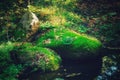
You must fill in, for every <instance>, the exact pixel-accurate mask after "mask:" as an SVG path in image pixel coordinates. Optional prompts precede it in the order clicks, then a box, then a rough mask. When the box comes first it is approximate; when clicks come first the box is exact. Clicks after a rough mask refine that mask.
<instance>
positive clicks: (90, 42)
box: [36, 28, 101, 55]
mask: <svg viewBox="0 0 120 80" xmlns="http://www.w3.org/2000/svg"><path fill="white" fill-rule="evenodd" d="M36 44H37V45H38V46H42V47H48V48H52V49H55V50H56V49H57V50H59V51H60V52H61V50H63V51H62V52H63V53H64V54H67V55H69V54H70V53H73V52H77V53H78V52H83V53H84V52H85V53H96V52H97V51H98V50H99V48H100V47H101V42H100V41H99V40H97V39H96V38H94V37H90V36H87V35H85V34H79V33H77V32H75V31H73V30H69V29H65V28H55V29H52V30H50V31H49V32H48V33H45V34H43V35H42V36H40V38H39V39H38V40H37V42H36ZM63 53H62V54H63ZM78 54H79V53H78Z"/></svg>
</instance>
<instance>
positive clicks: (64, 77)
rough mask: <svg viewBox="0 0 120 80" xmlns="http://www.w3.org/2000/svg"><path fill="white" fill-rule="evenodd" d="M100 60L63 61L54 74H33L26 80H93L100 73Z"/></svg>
mask: <svg viewBox="0 0 120 80" xmlns="http://www.w3.org/2000/svg"><path fill="white" fill-rule="evenodd" d="M101 64H102V63H101V59H93V60H86V61H83V62H80V61H69V60H68V61H65V62H63V64H62V66H61V67H60V69H59V70H57V71H54V72H46V73H40V72H34V73H32V74H30V75H29V78H28V79H27V80H94V79H95V77H96V76H97V75H98V74H99V73H100V71H101Z"/></svg>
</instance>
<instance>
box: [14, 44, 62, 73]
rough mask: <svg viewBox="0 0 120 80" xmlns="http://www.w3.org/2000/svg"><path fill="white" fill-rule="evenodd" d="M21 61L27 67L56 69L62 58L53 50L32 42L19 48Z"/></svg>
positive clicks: (44, 69) (45, 69)
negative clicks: (37, 45)
mask: <svg viewBox="0 0 120 80" xmlns="http://www.w3.org/2000/svg"><path fill="white" fill-rule="evenodd" d="M16 51H17V52H16V53H17V56H18V59H19V62H20V63H22V64H23V65H24V66H26V67H32V68H33V69H36V70H38V69H42V70H43V71H54V70H57V69H58V68H59V66H60V62H61V58H60V56H58V55H57V54H56V53H55V52H54V51H53V50H50V49H48V48H42V47H36V46H32V45H31V44H26V43H25V44H23V45H21V46H20V47H19V48H18V49H17V50H16Z"/></svg>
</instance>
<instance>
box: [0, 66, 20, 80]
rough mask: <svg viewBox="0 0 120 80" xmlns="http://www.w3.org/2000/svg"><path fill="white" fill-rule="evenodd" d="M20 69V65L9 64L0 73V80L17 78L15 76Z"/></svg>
mask: <svg viewBox="0 0 120 80" xmlns="http://www.w3.org/2000/svg"><path fill="white" fill-rule="evenodd" d="M21 70H22V66H21V65H14V64H11V65H9V66H7V68H6V69H4V71H3V73H2V74H0V80H18V79H17V77H18V74H19V73H20V71H21Z"/></svg>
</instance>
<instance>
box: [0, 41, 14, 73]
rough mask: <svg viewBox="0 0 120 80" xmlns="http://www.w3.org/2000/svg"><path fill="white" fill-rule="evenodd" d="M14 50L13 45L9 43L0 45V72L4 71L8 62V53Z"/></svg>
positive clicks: (9, 60) (9, 59)
mask: <svg viewBox="0 0 120 80" xmlns="http://www.w3.org/2000/svg"><path fill="white" fill-rule="evenodd" d="M13 48H14V44H12V43H11V42H7V43H3V44H1V45H0V71H1V70H4V68H6V67H7V66H8V65H9V64H10V62H11V58H10V54H9V52H10V51H11V50H12V49H13Z"/></svg>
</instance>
